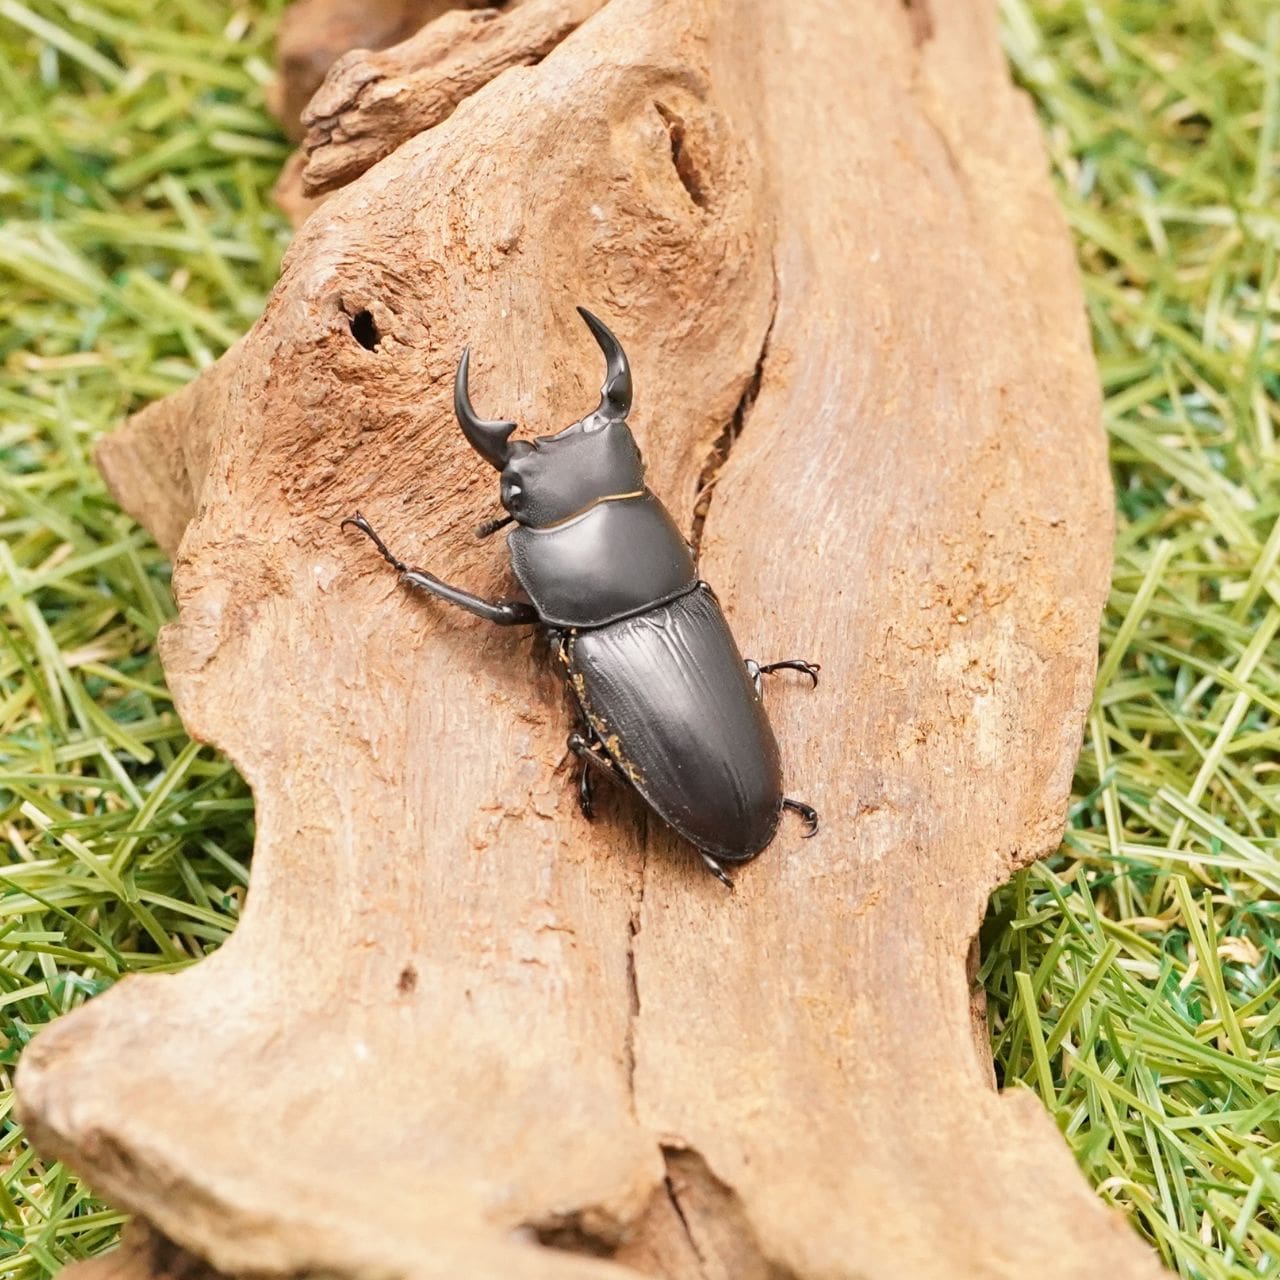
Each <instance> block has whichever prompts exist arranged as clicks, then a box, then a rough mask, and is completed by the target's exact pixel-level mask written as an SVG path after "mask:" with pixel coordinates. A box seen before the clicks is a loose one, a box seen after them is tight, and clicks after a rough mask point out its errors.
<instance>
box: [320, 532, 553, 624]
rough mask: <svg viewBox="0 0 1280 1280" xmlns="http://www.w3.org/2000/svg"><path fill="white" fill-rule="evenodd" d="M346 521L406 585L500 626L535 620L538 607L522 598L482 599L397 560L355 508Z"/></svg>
mask: <svg viewBox="0 0 1280 1280" xmlns="http://www.w3.org/2000/svg"><path fill="white" fill-rule="evenodd" d="M349 524H353V525H355V527H356V528H357V529H359V530H360V532H361V533H363V534H364V535H365V536H366V537H367V538H368V539H369V540H370V541H371V542H372V543H373V545H374V546H375V547H377V548H378V552H379V554H380V555H381V556H382V558H383V559H384V560H385V561H386V562H387V563H388V564H389V565H390V566H391V567H392V568H393V569H394V570H395V571H396V572H397V573H398V574H399V575H400V581H401V582H403V583H404V585H405V586H406V587H416V588H418V589H419V590H421V591H428V592H430V593H431V594H432V595H433V596H437V597H438V598H439V599H441V600H445V601H448V603H449V604H456V605H457V606H458V608H459V609H465V610H466V611H467V612H468V613H473V614H475V616H476V617H477V618H483V619H484V620H485V621H486V622H493V623H496V624H497V625H498V626H500V627H513V626H518V625H520V624H521V623H525V622H537V621H538V611H537V610H536V609H535V608H534V607H533V605H531V604H526V603H525V602H524V601H523V600H484V599H482V598H481V597H480V596H477V595H473V594H472V593H471V592H470V591H464V590H463V589H462V588H461V587H451V586H450V585H449V584H448V583H447V582H441V580H440V579H439V578H437V577H436V576H435V574H433V573H428V572H427V571H426V570H425V569H411V568H410V567H409V566H408V565H407V564H405V562H404V561H403V560H398V559H396V557H395V556H393V555H392V554H391V552H390V551H389V550H388V549H387V544H386V543H385V542H383V541H382V539H381V538H380V537H378V535H377V534H376V533H374V531H373V526H372V525H371V524H370V523H369V522H368V521H367V520H366V519H365V518H364V516H362V515H361V514H360V513H359V512H358V511H357V512H356V513H355V515H353V516H348V517H347V518H346V519H345V520H344V521H343V522H342V527H343V528H344V529H345V528H346V527H347V525H349Z"/></svg>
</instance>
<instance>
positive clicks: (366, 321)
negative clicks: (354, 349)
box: [351, 311, 382, 351]
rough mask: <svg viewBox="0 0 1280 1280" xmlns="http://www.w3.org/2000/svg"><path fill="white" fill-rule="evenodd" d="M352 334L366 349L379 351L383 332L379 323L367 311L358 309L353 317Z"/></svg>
mask: <svg viewBox="0 0 1280 1280" xmlns="http://www.w3.org/2000/svg"><path fill="white" fill-rule="evenodd" d="M351 336H352V337H353V338H354V339H355V340H356V341H357V342H358V343H359V344H360V345H361V346H362V347H363V348H364V349H365V350H366V351H377V349H378V343H379V342H381V341H382V334H380V333H379V332H378V326H377V323H376V322H375V321H374V318H373V316H371V315H370V314H369V312H367V311H357V312H356V313H355V315H353V316H352V317H351Z"/></svg>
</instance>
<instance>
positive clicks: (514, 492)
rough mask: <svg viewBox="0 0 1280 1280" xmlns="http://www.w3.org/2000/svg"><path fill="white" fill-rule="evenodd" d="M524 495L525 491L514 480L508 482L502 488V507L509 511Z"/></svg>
mask: <svg viewBox="0 0 1280 1280" xmlns="http://www.w3.org/2000/svg"><path fill="white" fill-rule="evenodd" d="M523 494H524V490H523V489H522V488H521V487H520V486H519V485H518V484H516V482H515V481H514V480H508V481H506V482H505V483H504V484H503V486H502V505H503V506H504V507H507V508H508V509H509V508H510V507H511V504H512V503H513V502H515V501H517V500H518V499H519V498H520V497H521V496H522V495H523Z"/></svg>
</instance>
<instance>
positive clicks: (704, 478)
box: [689, 263, 778, 562]
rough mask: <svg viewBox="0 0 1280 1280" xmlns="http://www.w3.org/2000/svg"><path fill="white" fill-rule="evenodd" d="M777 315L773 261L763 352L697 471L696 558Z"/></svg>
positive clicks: (759, 379) (755, 392)
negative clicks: (718, 484)
mask: <svg viewBox="0 0 1280 1280" xmlns="http://www.w3.org/2000/svg"><path fill="white" fill-rule="evenodd" d="M777 318H778V270H777V264H776V263H774V264H773V295H772V297H771V298H770V300H769V323H768V324H767V325H766V326H765V331H764V337H763V338H762V339H761V340H760V354H759V355H758V356H757V357H756V363H755V368H754V369H753V370H752V374H751V378H750V379H749V381H748V382H747V385H746V387H745V388H744V390H743V392H742V395H741V397H740V398H739V400H738V403H737V406H736V407H735V408H734V411H733V414H732V416H731V417H730V418H729V421H728V422H727V423H725V425H724V427H723V428H722V429H721V431H720V434H719V435H717V436H716V438H715V440H714V441H713V442H712V444H711V448H710V449H709V450H708V451H707V457H706V461H705V462H703V464H702V470H701V471H700V472H699V473H698V491H697V497H696V498H695V499H694V504H693V523H692V526H691V528H690V532H689V545H690V546H691V547H692V548H693V558H694V560H695V562H696V561H697V559H698V557H699V555H700V553H701V551H702V535H703V531H704V529H705V527H706V523H707V515H708V513H709V512H710V510H711V497H712V494H713V492H714V491H715V487H716V481H717V480H719V478H720V472H721V471H722V470H723V469H724V465H725V463H726V462H728V461H729V454H730V453H731V452H732V451H733V446H734V445H735V444H736V443H737V441H738V439H739V438H740V437H741V435H742V433H743V431H745V430H746V426H747V416H748V414H750V412H751V410H752V408H753V407H754V405H755V402H756V398H757V397H758V396H759V394H760V387H761V385H762V384H763V382H764V366H765V362H766V361H767V360H768V359H769V343H770V340H771V339H772V337H773V326H774V322H775V321H776V320H777Z"/></svg>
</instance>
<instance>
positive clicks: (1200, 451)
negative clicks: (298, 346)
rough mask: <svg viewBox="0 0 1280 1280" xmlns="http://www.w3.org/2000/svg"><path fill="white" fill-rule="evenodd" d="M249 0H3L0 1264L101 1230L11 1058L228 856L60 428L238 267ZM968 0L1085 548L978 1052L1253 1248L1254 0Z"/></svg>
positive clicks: (273, 10) (1243, 1264) (161, 945)
mask: <svg viewBox="0 0 1280 1280" xmlns="http://www.w3.org/2000/svg"><path fill="white" fill-rule="evenodd" d="M280 7H281V0H272V3H269V4H263V3H251V4H250V3H245V4H240V5H235V4H231V3H215V2H214V0H0V147H2V155H0V529H2V531H3V544H0V618H2V620H3V627H2V628H0V634H2V635H3V639H4V645H3V648H2V649H0V823H2V824H3V834H4V838H5V841H6V846H7V848H6V852H5V854H4V855H3V856H0V1087H3V1092H0V1124H2V1125H3V1130H2V1133H0V1274H3V1275H6V1276H8V1275H13V1276H16V1277H23V1278H25V1277H35V1276H40V1275H43V1274H46V1273H50V1272H52V1271H54V1270H55V1269H57V1267H59V1266H60V1265H61V1264H63V1263H64V1262H66V1261H68V1260H70V1259H73V1258H77V1257H84V1256H87V1255H90V1254H93V1253H95V1252H98V1251H100V1250H102V1249H104V1248H106V1247H107V1246H108V1245H110V1244H111V1243H112V1241H113V1240H114V1239H115V1236H116V1234H117V1231H118V1228H119V1224H120V1220H121V1219H120V1215H118V1214H115V1213H113V1212H110V1211H108V1210H107V1209H105V1208H104V1207H103V1206H102V1205H100V1204H99V1203H98V1202H96V1201H95V1200H94V1199H93V1198H92V1197H91V1196H90V1195H89V1194H88V1193H87V1192H86V1190H85V1189H84V1188H83V1187H82V1186H81V1184H80V1183H79V1182H78V1181H77V1180H76V1179H75V1178H74V1177H72V1176H71V1175H69V1174H68V1173H67V1172H66V1170H64V1169H62V1168H61V1167H59V1166H58V1165H50V1164H46V1163H45V1162H44V1161H42V1160H41V1159H39V1158H38V1157H37V1156H36V1155H35V1154H34V1152H33V1151H32V1150H31V1149H30V1147H29V1146H28V1145H27V1144H26V1143H25V1141H24V1139H23V1135H22V1133H21V1131H20V1130H19V1129H18V1127H17V1126H16V1125H15V1124H14V1123H13V1120H12V1116H11V1114H10V1108H11V1105H12V1101H11V1095H10V1094H9V1092H8V1086H9V1084H10V1079H11V1073H12V1067H13V1064H14V1062H15V1061H16V1059H17V1057H18V1055H19V1054H20V1053H21V1050H22V1046H23V1045H24V1044H25V1043H26V1041H27V1040H28V1039H29V1038H30V1036H31V1035H33V1034H34V1033H35V1032H37V1031H38V1030H39V1029H40V1027H41V1026H43V1025H44V1024H45V1023H47V1022H48V1021H49V1020H50V1019H52V1018H54V1017H56V1016H57V1015H58V1014H60V1013H62V1012H64V1011H65V1010H67V1009H69V1008H71V1007H72V1006H74V1005H75V1004H77V1003H79V1002H80V1001H82V1000H84V999H85V998H87V997H89V996H91V995H93V994H94V993H96V992H98V991H100V990H102V989H103V987H105V986H107V985H108V984H109V983H111V982H112V981H113V980H114V979H115V978H116V977H117V976H119V975H120V974H121V973H124V972H140V971H151V972H154V971H157V970H164V969H172V968H176V967H179V966H181V965H184V964H187V963H189V962H190V961H191V960H192V959H193V958H195V957H197V956H199V955H200V954H202V953H203V952H205V951H207V950H208V949H209V948H211V947H215V946H217V944H218V943H219V942H220V941H221V940H222V939H223V938H224V937H226V935H227V933H228V932H229V931H230V930H231V929H232V928H234V926H235V921H236V914H237V909H238V906H239V903H240V901H241V899H242V897H243V894H244V889H245V885H246V882H247V874H246V863H247V858H248V854H249V850H250V847H251V844H252V839H253V825H252V823H253V816H252V806H251V803H250V800H249V797H248V794H247V792H246V790H245V788H244V786H243V784H242V783H241V782H240V781H239V779H238V778H237V777H236V775H235V774H234V772H233V771H232V770H231V769H230V768H229V767H228V765H227V764H226V763H225V762H224V761H222V760H221V759H220V758H219V757H218V756H217V755H216V754H215V753H214V752H212V751H209V750H208V749H202V748H197V747H196V746H194V745H193V744H192V743H191V742H190V741H189V740H188V738H187V736H186V734H185V733H184V732H183V730H182V727H181V725H180V724H179V722H178V720H177V717H176V715H175V714H174V711H173V707H172V703H171V701H170V698H169V695H168V693H167V692H166V690H165V687H164V679H163V675H162V673H161V670H160V666H159V663H158V661H157V659H156V655H155V647H154V641H155V636H156V631H157V629H158V628H159V626H160V625H161V624H162V623H163V622H164V620H165V619H166V618H167V617H169V616H170V615H171V612H172V604H171V602H170V598H169V591H168V567H167V565H166V563H165V561H164V558H163V557H162V556H161V555H160V554H159V552H158V551H157V550H156V548H155V547H154V546H153V545H152V544H151V542H150V541H149V539H148V538H147V537H146V535H145V534H143V533H142V532H141V531H140V530H138V529H137V528H136V527H135V526H134V525H133V524H132V523H131V522H130V521H129V520H128V519H126V518H125V517H124V516H122V515H121V514H120V512H119V511H118V510H116V508H115V507H114V505H113V504H112V502H111V500H110V499H109V498H108V497H107V496H106V495H105V493H104V491H103V487H102V483H101V481H100V480H99V478H98V476H97V474H96V473H95V471H94V469H93V465H92V462H91V460H90V454H89V451H90V447H91V445H92V442H93V440H94V439H95V438H96V437H97V436H98V435H99V434H100V433H101V432H103V431H105V430H107V429H109V428H110V427H111V426H112V425H113V424H115V423H117V422H118V421H119V420H120V419H121V418H122V417H123V416H124V415H125V414H126V413H128V412H129V411H131V410H133V409H136V408H138V407H140V406H141V405H143V404H145V403H147V402H149V401H151V400H153V399H155V398H156V397H158V396H162V395H164V394H166V393H167V392H169V391H171V390H173V389H174V388H175V387H177V386H179V385H180V384H182V383H183V382H185V381H186V380H187V379H189V378H191V377H192V376H193V375H194V374H195V373H196V372H197V371H198V370H199V369H200V368H202V367H203V366H204V365H206V364H208V363H209V362H210V361H211V360H213V359H214V358H215V357H216V356H217V354H218V353H219V352H220V351H221V350H222V349H223V348H225V347H226V346H227V344H228V343H230V342H231V341H233V340H234V339H235V337H236V336H237V335H238V334H240V333H242V332H243V331H244V330H245V329H246V328H247V326H248V325H249V324H250V323H251V322H252V320H253V319H254V317H255V315H256V314H257V313H258V310H259V309H260V307H261V305H262V302H263V299H264V298H265V296H266V293H267V291H268V290H269V288H270V287H271V284H272V281H273V279H274V276H275V272H276V267H277V264H278V261H279V257H280V253H281V251H282V249H283V247H284V245H285V242H286V239H287V232H286V229H285V226H284V223H283V220H282V219H281V217H280V216H279V215H278V214H277V213H276V212H275V210H274V209H273V207H272V205H271V203H270V200H269V197H268V190H269V188H270V185H271V183H272V181H273V180H274V177H275V174H276V171H277V169H278V166H279V164H280V162H281V160H282V159H283V157H284V156H285V154H286V147H285V145H284V143H283V142H282V140H281V138H280V136H279V133H278V131H277V129H276V128H275V127H274V125H273V124H272V123H271V121H270V119H269V118H268V116H267V114H266V112H265V110H264V106H263V86H264V84H265V83H266V81H267V80H268V78H269V76H270V63H271V36H272V30H273V27H274V24H275V21H276V19H277V17H278V11H279V9H280ZM1002 12H1003V27H1004V34H1005V41H1006V47H1007V49H1008V52H1009V56H1010V59H1011V62H1012V64H1013V67H1014V69H1015V73H1016V75H1017V76H1018V78H1019V80H1020V81H1021V83H1022V84H1023V85H1025V86H1026V88H1027V89H1028V91H1029V92H1030V93H1031V94H1032V95H1033V96H1034V98H1035V100H1036V102H1037V104H1038V107H1039V110H1040V115H1041V119H1042V121H1043V124H1044V128H1045V133H1046V138H1047V141H1048V147H1049V151H1050V155H1051V158H1052V164H1053V170H1054V176H1055V181H1056V183H1057V186H1058V190H1059V192H1060V194H1061V197H1062V200H1063V203H1064V205H1065V207H1066V209H1067V213H1068V216H1069V217H1070V220H1071V223H1072V226H1073V228H1074V230H1075V234H1076V238H1077V243H1078V245H1079V252H1080V260H1081V263H1082V265H1083V268H1084V273H1085V286H1086V293H1087V297H1088V304H1089V311H1090V316H1091V319H1092V324H1093V332H1094V337H1095V342H1096V345H1097V350H1098V357H1099V363H1100V367H1101V373H1102V378H1103V382H1104V386H1105V389H1106V394H1107V407H1106V422H1107V428H1108V431H1109V433H1110V438H1111V452H1112V459H1113V463H1114V469H1115V477H1116V483H1117V502H1118V511H1119V533H1118V537H1117V544H1116V568H1115V575H1114V579H1113V587H1112V592H1111V598H1110V601H1109V603H1108V606H1107V611H1106V616H1105V618H1104V621H1103V635H1102V646H1103V649H1102V652H1103V659H1102V670H1101V675H1100V679H1099V682H1098V694H1097V698H1096V701H1095V705H1094V709H1093V713H1092V715H1091V716H1090V719H1089V725H1088V735H1087V739H1086V742H1085V746H1084V751H1083V753H1082V755H1081V758H1080V765H1079V769H1078V772H1077V775H1076V787H1075V795H1074V798H1073V801H1072V807H1071V814H1070V827H1069V830H1068V834H1067V838H1066V841H1065V843H1064V845H1063V848H1062V851H1061V853H1060V854H1059V855H1058V856H1057V857H1056V858H1055V859H1054V860H1053V862H1052V863H1051V864H1049V865H1047V866H1041V867H1037V868H1035V869H1033V870H1031V871H1029V872H1026V873H1024V874H1023V875H1020V876H1019V877H1018V878H1017V879H1016V880H1015V881H1014V882H1013V884H1011V885H1010V886H1009V887H1008V888H1006V889H1003V890H1001V891H1000V892H999V893H997V894H996V896H995V898H994V900H993V902H992V908H991V914H990V917H989V919H988V921H987V924H986V927H985V929H984V932H983V943H984V962H983V979H984V981H985V984H986V988H987V992H988V996H989V1009H990V1015H989V1016H990V1022H991V1041H992V1049H993V1054H994V1057H995V1061H996V1066H997V1071H998V1073H999V1074H1000V1076H1001V1078H1002V1080H1003V1081H1004V1083H1005V1085H1006V1086H1009V1087H1017V1088H1029V1089H1033V1090H1035V1091H1036V1092H1037V1093H1038V1094H1039V1095H1040V1096H1041V1097H1042V1098H1043V1099H1044V1101H1045V1103H1046V1105H1047V1106H1048V1107H1049V1108H1050V1109H1051V1111H1052V1112H1053V1114H1054V1116H1055V1117H1056V1119H1057V1122H1058V1124H1059V1126H1060V1127H1061V1129H1062V1131H1063V1133H1064V1134H1065V1135H1066V1138H1067V1140H1068V1141H1069V1142H1070V1144H1071V1146H1072V1149H1073V1150H1074V1151H1075V1153H1076V1157H1077V1159H1078V1160H1079V1162H1080V1165H1081V1168H1082V1169H1083V1170H1084V1171H1085V1173H1086V1174H1087V1176H1088V1177H1089V1179H1090V1180H1091V1182H1092V1183H1093V1184H1094V1185H1095V1186H1096V1187H1097V1188H1098V1192H1099V1194H1100V1195H1102V1196H1103V1197H1104V1198H1105V1199H1107V1200H1108V1201H1110V1202H1112V1203H1114V1204H1116V1205H1119V1206H1120V1207H1121V1208H1123V1209H1124V1210H1125V1211H1126V1212H1127V1213H1128V1214H1129V1215H1130V1217H1131V1219H1132V1221H1133V1223H1134V1226H1135V1227H1136V1228H1137V1229H1138V1230H1140V1231H1141V1232H1143V1233H1144V1234H1145V1235H1146V1236H1147V1237H1148V1238H1149V1239H1150V1240H1152V1241H1153V1243H1154V1245H1155V1248H1156V1249H1157V1250H1158V1251H1159V1252H1160V1254H1161V1255H1162V1256H1163V1258H1164V1259H1165V1260H1166V1262H1167V1263H1168V1264H1169V1265H1170V1266H1172V1267H1174V1268H1175V1269H1177V1270H1178V1271H1180V1272H1181V1273H1182V1274H1184V1275H1188V1276H1203V1277H1214V1278H1218V1277H1222V1278H1226V1277H1256V1276H1271V1275H1280V1221H1278V1220H1277V1218H1278V1212H1280V1171H1278V1170H1277V1167H1276V1165H1277V1159H1278V1158H1280V1038H1278V1035H1277V1029H1278V1028H1280V1000H1278V999H1277V996H1278V995H1280V963H1278V960H1280V954H1278V950H1277V947H1278V939H1280V861H1277V857H1276V854H1277V837H1278V834H1280V831H1278V828H1280V824H1278V821H1277V818H1278V815H1280V759H1277V753H1276V748H1277V746H1280V662H1278V658H1280V647H1278V646H1277V643H1276V635H1277V631H1278V630H1280V571H1278V570H1277V561H1278V560H1280V525H1277V524H1276V516H1277V514H1278V513H1280V455H1278V454H1277V451H1276V440H1275V436H1276V431H1277V423H1278V422H1280V354H1278V350H1277V346H1276V337H1277V335H1278V334H1280V284H1278V283H1277V280H1276V245H1277V238H1278V237H1280V202H1278V201H1277V187H1278V185H1280V148H1278V143H1280V7H1277V6H1276V5H1275V3H1274V0H1237V2H1235V3H1227V2H1226V0H1131V2H1129V0H1094V2H1092V3H1085V2H1083V0H1061V2H1060V0H1004V3H1003V5H1002ZM1063 483H1064V484H1070V483H1071V477H1069V476H1065V477H1064V478H1063ZM924 1102H925V1104H926V1105H927V1100H924Z"/></svg>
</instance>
